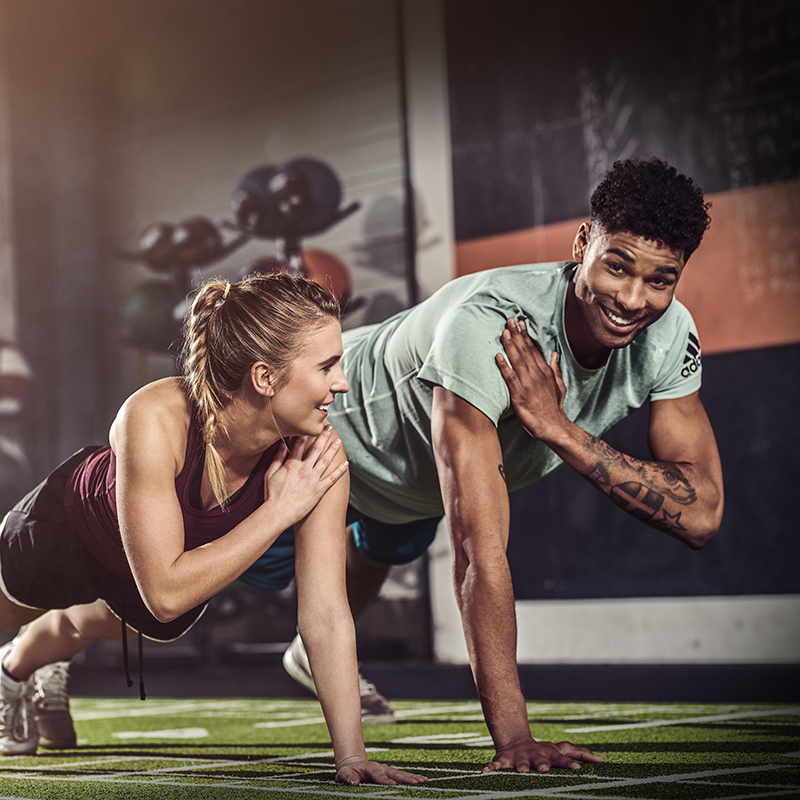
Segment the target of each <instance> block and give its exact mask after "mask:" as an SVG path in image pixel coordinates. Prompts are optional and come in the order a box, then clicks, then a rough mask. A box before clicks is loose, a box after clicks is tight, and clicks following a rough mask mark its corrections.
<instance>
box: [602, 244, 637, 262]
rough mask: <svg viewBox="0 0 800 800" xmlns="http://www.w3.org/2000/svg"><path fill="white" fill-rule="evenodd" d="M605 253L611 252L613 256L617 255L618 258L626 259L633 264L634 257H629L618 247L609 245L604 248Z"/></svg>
mask: <svg viewBox="0 0 800 800" xmlns="http://www.w3.org/2000/svg"><path fill="white" fill-rule="evenodd" d="M606 253H613V254H614V255H615V256H619V257H620V258H622V259H624V260H625V261H627V262H628V263H629V264H633V262H634V259H633V258H631V256H629V255H628V254H627V253H626V252H625V251H624V250H620V249H619V248H618V247H609V248H608V250H606Z"/></svg>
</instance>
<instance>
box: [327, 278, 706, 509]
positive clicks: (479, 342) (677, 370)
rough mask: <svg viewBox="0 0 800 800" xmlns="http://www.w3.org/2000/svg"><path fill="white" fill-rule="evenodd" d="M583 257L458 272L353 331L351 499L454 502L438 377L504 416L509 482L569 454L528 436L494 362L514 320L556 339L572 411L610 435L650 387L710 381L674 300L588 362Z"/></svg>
mask: <svg viewBox="0 0 800 800" xmlns="http://www.w3.org/2000/svg"><path fill="white" fill-rule="evenodd" d="M574 268H575V264H574V263H572V262H561V263H552V264H531V265H523V266H517V267H500V268H498V269H492V270H488V271H485V272H480V273H477V274H475V275H468V276H465V277H462V278H458V279H457V280H454V281H451V282H450V283H448V284H446V285H445V286H444V287H442V288H441V289H440V290H439V291H438V292H436V294H434V295H433V296H432V297H430V298H429V299H427V300H425V301H424V302H422V303H420V304H419V305H417V306H415V307H414V308H411V309H408V310H407V311H403V312H401V313H399V314H397V315H395V316H393V317H391V318H390V319H388V320H386V321H385V322H382V323H379V324H377V325H369V326H365V327H362V328H357V329H355V330H351V331H347V332H345V334H344V357H343V359H342V367H343V369H344V372H345V375H346V376H347V378H348V380H349V381H350V391H349V392H348V393H347V394H345V395H341V396H340V397H337V399H336V402H335V404H334V405H333V406H332V407H331V410H330V414H329V419H330V421H331V423H332V424H333V426H334V428H335V429H336V431H337V432H338V434H339V435H340V436H341V437H342V441H343V442H344V446H345V450H346V452H347V457H348V460H349V462H350V502H351V504H352V505H353V506H355V507H356V508H357V509H358V510H359V511H361V512H362V513H363V514H366V515H367V516H370V517H373V518H375V519H377V520H380V521H381V522H386V523H391V524H400V523H404V522H410V521H412V520H415V519H423V518H426V517H434V516H440V515H441V514H443V513H444V510H443V507H442V497H441V490H440V487H439V478H438V474H437V470H436V463H435V461H434V456H433V445H432V441H431V408H432V404H433V387H434V386H437V385H438V386H443V387H444V388H445V389H448V390H450V391H451V392H453V393H454V394H456V395H458V396H459V397H461V398H463V399H464V400H466V401H467V402H469V403H471V404H472V405H473V406H475V407H476V408H477V409H479V410H480V411H482V412H483V413H484V414H486V416H487V417H488V418H489V419H490V420H492V422H493V423H495V425H496V426H497V430H498V437H499V440H500V444H501V448H502V452H503V462H504V468H505V473H506V480H507V482H508V489H509V491H513V490H514V489H518V488H519V487H521V486H525V485H527V484H529V483H533V482H534V481H537V480H539V479H540V478H542V477H544V476H545V475H547V474H548V473H550V472H552V471H553V470H554V469H556V468H557V467H558V466H560V465H561V463H562V462H561V459H560V458H559V457H558V456H556V454H555V453H554V452H553V451H552V450H551V449H550V448H549V447H547V445H545V444H543V443H542V442H540V441H538V440H536V439H533V438H532V437H531V436H529V435H528V434H527V433H526V432H525V430H524V429H523V427H522V425H521V424H520V422H519V420H518V419H517V417H516V415H515V414H514V411H513V408H512V407H511V399H510V396H509V392H508V388H507V387H506V383H505V381H504V380H503V376H502V375H501V374H500V370H499V369H498V367H497V364H496V363H495V360H494V357H495V354H496V353H499V352H502V351H503V346H502V344H501V341H500V336H501V334H502V332H503V328H504V326H505V322H506V319H507V318H508V317H514V318H516V319H524V320H525V321H526V324H527V327H528V331H529V332H530V335H531V336H532V337H533V338H534V339H535V340H536V341H537V342H538V343H539V345H540V347H541V349H542V352H543V353H544V355H545V358H549V356H550V353H552V352H553V350H557V351H558V353H559V359H560V361H559V363H560V366H561V371H562V374H563V377H564V383H565V385H566V389H567V393H566V398H565V401H564V410H565V412H566V414H567V416H568V417H569V418H570V419H571V420H573V421H574V422H575V423H577V424H578V425H579V426H580V427H581V428H583V429H584V430H586V431H588V432H589V433H591V434H594V435H595V436H602V435H603V434H604V433H606V432H607V431H608V430H609V429H610V428H612V427H613V426H614V425H615V424H617V423H618V422H619V421H620V420H622V419H624V418H625V417H627V416H628V415H629V414H630V413H631V412H632V411H634V410H635V409H637V408H640V407H641V406H642V405H643V404H644V403H645V401H646V400H647V399H648V397H649V398H651V399H653V400H663V399H674V398H678V397H684V396H686V395H688V394H691V393H692V392H695V391H696V390H697V389H699V387H700V378H701V376H700V358H699V356H700V352H699V351H700V346H699V343H698V341H697V332H696V330H695V327H694V322H693V321H692V318H691V315H690V314H689V312H688V311H687V310H686V308H685V307H684V306H683V305H681V304H680V303H679V302H678V301H676V300H674V301H673V302H672V304H671V305H670V307H669V309H668V310H667V312H666V313H665V314H664V315H663V316H662V317H661V318H660V319H659V320H658V321H657V322H655V323H654V324H653V325H651V326H649V327H648V328H646V329H645V330H644V331H642V333H640V334H639V335H638V336H637V337H636V339H635V340H634V341H633V343H632V344H630V345H629V346H628V347H625V348H621V349H619V350H612V352H611V355H610V356H609V358H608V361H607V363H606V364H605V365H604V366H603V367H601V368H600V369H596V370H588V369H584V368H583V367H581V366H580V364H578V362H577V361H576V360H575V358H574V356H573V355H572V351H571V350H570V347H569V343H568V342H567V338H566V333H565V330H564V304H565V300H566V292H567V285H568V283H569V279H570V276H571V275H572V272H573V270H574Z"/></svg>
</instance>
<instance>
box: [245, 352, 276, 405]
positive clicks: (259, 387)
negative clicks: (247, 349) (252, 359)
mask: <svg viewBox="0 0 800 800" xmlns="http://www.w3.org/2000/svg"><path fill="white" fill-rule="evenodd" d="M249 377H250V383H251V385H252V387H253V388H254V389H255V390H256V392H258V394H260V395H263V396H264V397H272V396H273V395H274V394H275V370H273V369H272V367H270V365H269V364H267V363H265V362H264V361H257V362H256V363H255V364H253V366H252V367H250V376H249Z"/></svg>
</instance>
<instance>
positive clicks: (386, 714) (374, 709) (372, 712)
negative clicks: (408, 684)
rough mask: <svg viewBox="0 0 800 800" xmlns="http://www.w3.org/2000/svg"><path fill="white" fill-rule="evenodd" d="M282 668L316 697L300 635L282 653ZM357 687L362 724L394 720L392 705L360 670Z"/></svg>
mask: <svg viewBox="0 0 800 800" xmlns="http://www.w3.org/2000/svg"><path fill="white" fill-rule="evenodd" d="M283 668H284V669H285V670H286V671H287V672H288V673H289V675H291V677H292V678H294V679H295V680H296V681H297V682H298V683H299V684H300V685H301V686H303V687H304V688H306V689H308V691H309V692H311V694H313V695H314V696H315V697H317V696H318V695H317V687H316V686H315V685H314V678H313V677H312V675H311V667H310V666H309V664H308V654H307V653H306V648H305V646H304V645H303V640H302V639H301V638H300V636H299V635H298V636H295V637H294V640H293V641H292V643H291V644H290V645H289V646H288V647H287V648H286V651H285V652H284V654H283ZM358 688H359V690H360V692H361V722H362V724H364V725H370V724H380V723H382V724H390V723H392V722H396V721H397V719H396V717H395V715H394V711H393V709H392V707H391V706H390V705H389V702H388V701H387V699H386V698H385V697H384V696H383V695H382V694H381V693H380V692H379V691H378V690H377V689H376V688H375V684H373V683H370V682H369V681H368V680H367V679H366V678H364V676H363V675H362V674H361V672H359V673H358Z"/></svg>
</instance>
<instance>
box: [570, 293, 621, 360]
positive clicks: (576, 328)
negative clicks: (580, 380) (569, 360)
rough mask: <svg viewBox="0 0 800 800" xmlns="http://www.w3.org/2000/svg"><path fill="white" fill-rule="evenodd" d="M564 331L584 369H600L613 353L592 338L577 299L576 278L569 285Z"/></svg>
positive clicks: (573, 353)
mask: <svg viewBox="0 0 800 800" xmlns="http://www.w3.org/2000/svg"><path fill="white" fill-rule="evenodd" d="M564 330H565V332H566V334H567V341H568V342H569V346H570V349H571V350H572V355H574V356H575V360H576V361H577V362H578V363H579V364H580V365H581V366H582V367H583V368H584V369H600V367H602V366H603V365H604V364H605V363H606V361H608V356H609V354H610V353H611V350H609V349H608V348H607V347H603V346H602V345H601V344H600V343H599V342H598V341H597V339H595V338H594V336H592V332H591V331H590V330H589V326H588V325H587V324H586V320H585V319H584V318H583V314H582V313H581V309H580V306H579V305H578V300H577V299H576V297H575V282H574V278H570V281H569V284H568V285H567V300H566V304H565V306H564Z"/></svg>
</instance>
